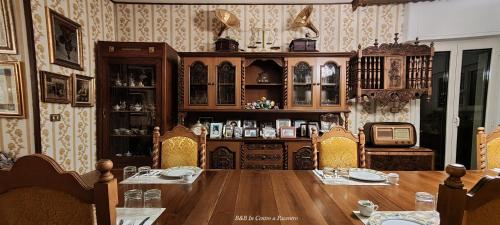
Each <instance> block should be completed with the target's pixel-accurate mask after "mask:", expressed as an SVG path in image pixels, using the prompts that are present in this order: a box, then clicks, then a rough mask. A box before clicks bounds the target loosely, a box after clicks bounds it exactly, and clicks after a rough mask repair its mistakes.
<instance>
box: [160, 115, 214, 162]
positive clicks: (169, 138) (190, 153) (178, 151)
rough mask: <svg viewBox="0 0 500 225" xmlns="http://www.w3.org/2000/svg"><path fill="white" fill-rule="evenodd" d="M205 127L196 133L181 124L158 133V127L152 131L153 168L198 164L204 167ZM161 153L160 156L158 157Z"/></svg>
mask: <svg viewBox="0 0 500 225" xmlns="http://www.w3.org/2000/svg"><path fill="white" fill-rule="evenodd" d="M206 142H207V140H206V129H205V128H202V131H201V134H200V135H196V134H195V133H193V131H191V130H190V129H188V128H187V127H184V126H182V125H177V126H175V127H174V128H173V129H172V130H171V131H167V132H166V133H165V134H164V135H163V136H161V135H160V128H159V127H155V129H154V132H153V168H169V167H174V166H200V167H201V168H203V169H206ZM160 155H161V157H160Z"/></svg>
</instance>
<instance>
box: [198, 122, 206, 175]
mask: <svg viewBox="0 0 500 225" xmlns="http://www.w3.org/2000/svg"><path fill="white" fill-rule="evenodd" d="M200 143H201V146H200V147H201V152H200V167H201V168H202V169H207V129H206V128H205V127H202V128H201V134H200Z"/></svg>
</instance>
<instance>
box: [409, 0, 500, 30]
mask: <svg viewBox="0 0 500 225" xmlns="http://www.w3.org/2000/svg"><path fill="white" fill-rule="evenodd" d="M407 11H408V13H407V14H406V16H407V18H406V27H405V28H406V31H407V32H403V33H406V34H407V40H412V39H415V38H416V37H418V38H419V39H421V40H435V39H450V38H469V37H479V36H489V35H500V1H499V0H438V1H432V2H419V3H410V4H408V6H407Z"/></svg>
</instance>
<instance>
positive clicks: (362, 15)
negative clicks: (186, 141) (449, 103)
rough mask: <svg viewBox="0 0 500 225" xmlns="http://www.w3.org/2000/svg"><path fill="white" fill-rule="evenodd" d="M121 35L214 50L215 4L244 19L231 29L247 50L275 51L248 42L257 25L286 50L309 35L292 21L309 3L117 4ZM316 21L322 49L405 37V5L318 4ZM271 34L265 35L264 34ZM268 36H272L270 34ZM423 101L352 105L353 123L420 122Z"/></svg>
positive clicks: (350, 47)
mask: <svg viewBox="0 0 500 225" xmlns="http://www.w3.org/2000/svg"><path fill="white" fill-rule="evenodd" d="M115 7H116V22H117V25H116V27H117V36H116V39H117V40H118V41H159V42H167V43H169V44H170V45H172V46H173V47H174V48H175V49H176V50H178V51H194V52H196V51H213V49H214V44H213V43H214V38H215V37H216V36H217V32H218V31H219V29H220V23H219V22H218V21H217V20H216V18H215V14H214V12H213V11H214V10H215V9H219V8H222V9H226V10H229V11H231V12H232V13H234V14H235V15H236V16H237V17H238V18H239V20H240V29H239V30H235V29H231V30H229V31H228V32H227V33H228V34H229V36H230V37H232V38H234V39H236V40H238V41H239V44H240V48H243V49H245V51H271V50H269V48H267V49H266V48H264V49H262V48H260V49H259V48H257V49H251V48H248V46H249V45H251V44H252V43H253V41H254V40H255V36H254V35H253V32H252V30H255V28H261V29H264V30H266V31H268V32H269V33H271V35H268V37H267V38H269V37H272V38H273V39H274V43H278V44H275V45H278V46H280V47H281V50H280V51H287V47H288V44H289V43H290V41H291V40H292V39H294V38H296V37H304V35H305V33H306V32H310V31H308V30H306V29H299V30H293V29H291V28H290V25H289V24H290V23H291V21H292V20H293V18H294V17H295V16H296V15H297V14H298V12H299V11H300V10H301V9H303V8H304V7H305V6H304V5H161V4H149V5H147V4H141V5H138V4H116V5H115ZM313 8H314V9H313V14H312V21H313V24H314V25H315V26H316V27H317V28H318V30H319V31H320V38H319V39H318V42H317V46H318V49H319V51H322V52H332V51H353V50H356V49H357V46H358V44H361V46H363V47H366V46H369V45H372V44H373V43H374V40H375V38H377V39H378V42H379V43H384V42H393V41H394V40H393V38H394V33H396V32H397V33H400V38H401V40H400V41H404V40H402V39H404V34H402V31H403V24H404V18H405V5H403V4H399V5H383V6H370V7H361V8H358V9H357V10H356V11H354V12H353V11H352V6H351V5H350V4H334V5H314V6H313ZM265 38H266V37H265ZM267 38H266V40H265V42H267V40H268V39H267ZM419 105H420V104H419V103H418V102H417V101H412V102H410V103H409V104H407V105H406V106H405V107H404V108H403V110H402V111H401V112H399V113H396V114H393V113H391V112H389V109H388V108H387V107H383V106H380V105H377V106H376V104H355V103H353V104H352V105H351V111H352V113H351V114H350V115H349V125H350V126H349V127H350V128H351V129H352V130H353V131H354V132H356V133H357V128H358V127H360V126H363V125H364V124H365V123H366V122H369V121H410V122H412V123H414V124H415V125H416V127H417V129H418V128H419V123H420V121H419V120H420V118H419V115H418V114H419V112H420V108H419Z"/></svg>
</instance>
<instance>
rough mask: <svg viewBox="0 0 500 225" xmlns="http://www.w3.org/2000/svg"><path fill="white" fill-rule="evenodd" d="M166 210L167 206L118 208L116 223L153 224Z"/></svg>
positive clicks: (130, 224)
mask: <svg viewBox="0 0 500 225" xmlns="http://www.w3.org/2000/svg"><path fill="white" fill-rule="evenodd" d="M163 211H165V208H116V224H117V225H120V222H122V224H121V225H139V224H141V222H143V221H144V220H145V219H146V218H148V217H149V218H148V219H147V220H146V221H145V222H144V223H143V224H141V225H152V224H153V223H154V222H155V221H156V220H157V219H158V217H160V215H161V214H162V213H163Z"/></svg>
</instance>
